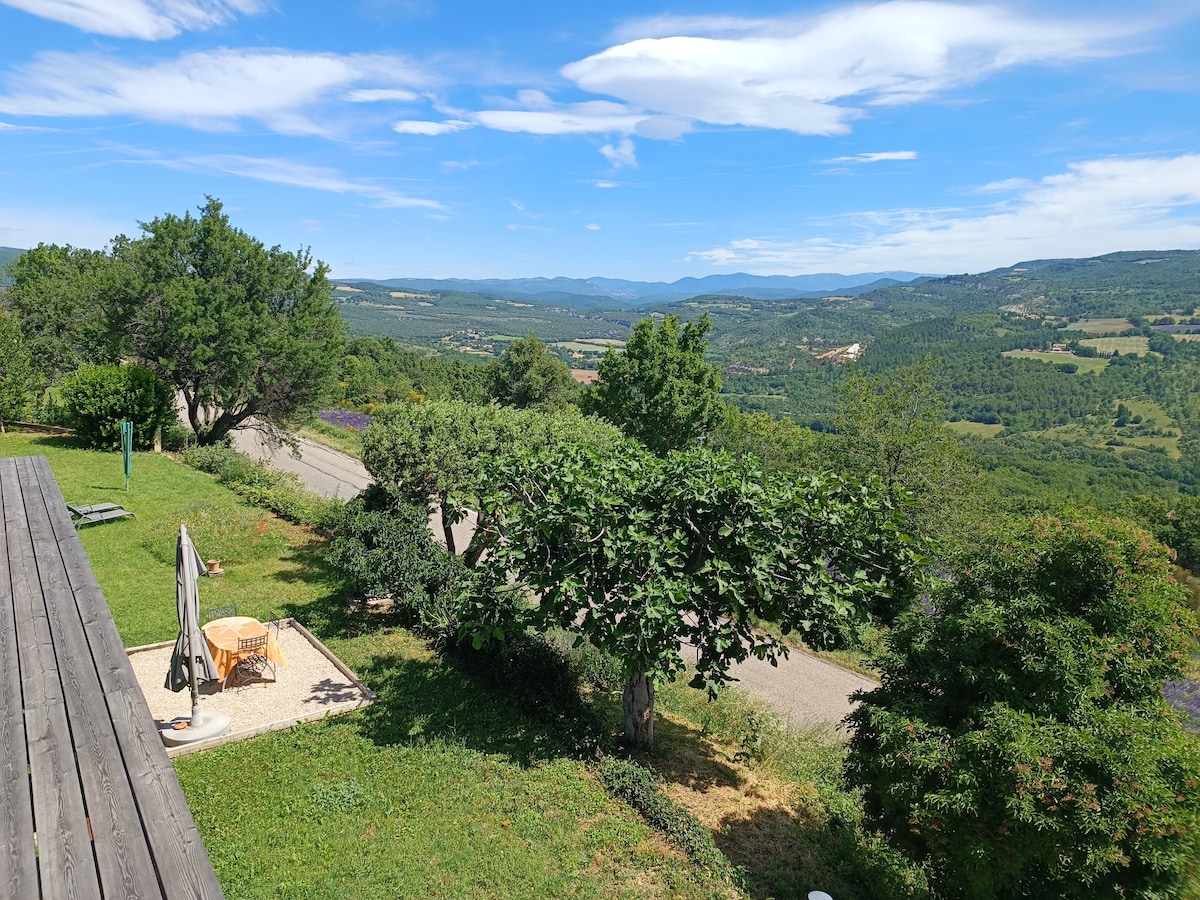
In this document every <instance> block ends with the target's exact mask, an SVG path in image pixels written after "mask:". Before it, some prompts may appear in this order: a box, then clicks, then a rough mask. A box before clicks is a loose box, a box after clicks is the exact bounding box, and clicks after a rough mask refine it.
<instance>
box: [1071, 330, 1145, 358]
mask: <svg viewBox="0 0 1200 900" xmlns="http://www.w3.org/2000/svg"><path fill="white" fill-rule="evenodd" d="M1079 343H1080V344H1081V345H1083V346H1084V347H1095V348H1096V352H1097V353H1099V354H1100V355H1101V356H1111V355H1112V354H1113V353H1120V354H1121V355H1122V356H1130V355H1133V356H1145V355H1146V354H1147V353H1148V352H1149V351H1150V338H1148V337H1142V336H1141V335H1135V336H1133V337H1101V338H1085V339H1084V340H1082V341H1080V342H1079Z"/></svg>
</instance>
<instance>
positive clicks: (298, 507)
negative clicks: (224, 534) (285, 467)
mask: <svg viewBox="0 0 1200 900" xmlns="http://www.w3.org/2000/svg"><path fill="white" fill-rule="evenodd" d="M183 461H184V462H185V463H187V464H188V465H189V466H191V467H192V468H194V469H199V470H200V471H201V472H208V473H210V474H212V475H216V476H217V477H218V478H219V479H220V481H221V483H222V484H227V485H229V487H230V488H232V489H233V490H234V491H235V492H237V493H238V494H240V495H241V496H242V497H244V498H245V499H246V500H248V501H249V502H251V503H253V504H255V505H257V506H263V507H266V508H267V509H269V510H271V511H272V512H274V513H276V514H278V515H280V516H283V517H284V518H285V519H290V520H291V521H293V522H300V523H302V524H305V525H317V526H320V525H322V524H323V523H324V521H325V519H326V518H327V517H328V516H329V515H331V514H334V513H335V512H336V510H337V508H338V506H339V505H340V504H339V503H338V501H336V500H325V499H323V498H321V497H318V496H317V495H315V494H312V493H310V492H309V491H307V490H305V488H304V486H303V485H302V484H301V483H300V479H299V477H297V476H296V475H295V474H293V473H291V472H280V471H279V470H277V469H271V468H269V467H267V466H265V465H263V464H262V463H261V462H258V461H256V460H253V459H251V458H250V457H248V456H246V455H245V454H244V453H239V452H238V451H237V450H234V449H233V448H232V447H228V446H225V445H223V444H210V445H202V446H193V447H188V448H187V449H185V450H184V452H183Z"/></svg>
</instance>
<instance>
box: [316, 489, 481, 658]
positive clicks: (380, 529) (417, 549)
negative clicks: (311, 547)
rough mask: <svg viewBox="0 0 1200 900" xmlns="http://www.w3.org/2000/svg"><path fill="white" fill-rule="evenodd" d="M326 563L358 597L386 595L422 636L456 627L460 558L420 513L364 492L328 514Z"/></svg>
mask: <svg viewBox="0 0 1200 900" xmlns="http://www.w3.org/2000/svg"><path fill="white" fill-rule="evenodd" d="M324 524H325V526H326V527H327V528H329V529H330V530H331V531H332V532H333V535H334V536H333V540H332V541H331V542H330V544H329V549H328V551H327V552H326V556H325V558H326V560H327V561H328V563H329V564H330V566H332V567H333V569H334V570H335V571H336V572H338V573H339V574H340V575H341V576H342V578H343V579H344V580H345V581H346V583H347V585H348V586H349V587H350V590H351V591H352V592H353V593H354V594H355V595H357V596H359V597H391V598H392V601H393V602H394V604H395V609H396V610H397V612H399V613H401V614H402V615H403V616H404V618H405V619H406V624H408V625H409V626H410V627H412V628H413V629H414V630H415V631H417V632H418V633H420V634H421V635H422V636H423V637H429V638H434V639H442V640H444V639H446V638H447V637H448V636H451V635H456V634H457V632H458V629H459V625H460V624H461V615H460V613H459V611H458V605H457V601H456V599H455V598H456V596H457V592H458V582H459V579H460V577H461V575H462V572H463V566H462V563H461V562H460V561H459V559H458V558H457V557H455V556H452V555H451V554H449V553H447V552H446V550H445V549H444V548H443V547H441V546H440V545H438V544H437V543H436V542H435V541H434V539H433V536H432V535H431V534H430V532H429V528H428V525H427V517H426V514H425V510H423V509H421V508H420V507H415V506H410V505H408V504H405V503H400V502H395V501H390V500H388V499H387V498H386V495H385V494H384V493H383V492H382V491H379V490H374V491H369V492H367V494H366V496H365V497H359V498H358V499H355V500H352V501H350V502H349V503H347V504H345V505H344V506H342V507H341V508H340V509H339V510H337V511H336V512H334V513H333V514H331V515H330V516H328V517H327V518H326V520H325V522H324Z"/></svg>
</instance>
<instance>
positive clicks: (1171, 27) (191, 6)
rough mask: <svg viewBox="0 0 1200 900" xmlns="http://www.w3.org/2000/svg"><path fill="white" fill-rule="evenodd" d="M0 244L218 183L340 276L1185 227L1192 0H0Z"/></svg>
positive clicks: (812, 259) (928, 266)
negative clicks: (850, 0)
mask: <svg viewBox="0 0 1200 900" xmlns="http://www.w3.org/2000/svg"><path fill="white" fill-rule="evenodd" d="M0 35H3V39H2V40H0V47H2V48H3V49H2V50H0V245H6V246H16V247H28V246H32V245H35V244H37V243H38V242H40V241H45V242H55V243H71V244H74V245H76V246H84V247H101V246H103V245H104V244H105V243H106V242H107V240H108V239H110V238H111V237H112V236H114V235H116V234H119V233H124V234H128V235H130V236H135V235H137V234H138V233H139V231H138V226H137V223H138V222H139V221H146V220H149V219H153V218H154V217H156V216H158V215H161V214H163V213H166V212H173V213H180V214H182V213H183V212H184V211H186V210H194V209H195V208H196V207H198V206H200V205H201V204H202V203H203V202H204V196H205V195H206V194H208V195H212V196H215V197H218V198H219V199H221V200H222V201H223V202H224V203H225V206H226V210H227V211H228V212H229V213H230V216H231V218H232V220H233V222H234V224H235V225H237V226H238V227H240V228H243V229H244V230H246V231H248V232H249V233H250V234H252V235H254V236H256V237H258V238H260V239H261V240H263V241H264V242H265V243H267V244H268V245H272V244H279V245H281V246H283V247H285V248H287V249H295V248H297V247H300V246H311V248H312V251H313V253H314V255H315V256H317V257H318V258H321V259H324V260H325V261H327V262H328V263H329V264H330V265H331V266H332V268H333V275H334V276H335V277H343V278H346V277H355V276H363V277H376V278H389V277H398V276H412V277H466V278H483V277H501V278H503V277H523V276H536V275H544V276H556V275H567V276H572V277H587V276H592V275H603V276H608V277H617V278H631V279H642V280H673V279H675V278H679V277H682V276H685V275H690V276H703V275H709V274H714V273H723V272H736V271H745V272H753V273H757V274H804V273H812V272H842V273H846V274H853V273H858V272H869V271H886V270H897V269H904V270H910V271H919V272H943V273H952V272H968V271H970V272H975V271H983V270H986V269H990V268H995V267H998V266H1003V265H1009V264H1011V263H1014V262H1017V261H1019V260H1022V259H1031V258H1040V257H1063V256H1091V255H1096V254H1100V253H1107V252H1110V251H1114V250H1122V249H1176V248H1197V247H1200V0H1170V2H1167V0H1143V2H1141V3H1139V4H1129V3H1128V2H1124V0H1122V2H1119V3H1118V2H1111V0H1090V2H1083V0H1041V2H1000V3H989V4H982V3H973V2H953V3H950V2H946V3H943V2H932V0H930V2H915V0H895V2H886V3H867V4H845V3H808V2H791V3H779V2H762V0H738V2H737V3H733V2H730V0H725V2H717V0H677V3H676V4H675V5H658V3H657V2H654V0H651V2H646V0H642V2H636V3H631V2H624V0H609V2H606V3H591V4H570V3H561V2H556V3H545V2H526V3H516V4H503V3H495V2H488V3H475V2H439V0H346V2H342V3H330V2H317V0H307V2H295V0H274V2H270V0H0Z"/></svg>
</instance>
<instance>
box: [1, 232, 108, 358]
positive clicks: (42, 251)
mask: <svg viewBox="0 0 1200 900" xmlns="http://www.w3.org/2000/svg"><path fill="white" fill-rule="evenodd" d="M9 273H10V275H11V276H12V280H13V283H12V284H11V285H10V286H9V287H8V288H7V290H6V292H5V293H6V298H7V300H8V303H9V304H10V305H11V306H12V308H13V309H14V310H15V311H16V312H17V313H18V314H19V315H20V317H21V327H22V328H23V330H24V333H25V338H26V342H27V345H28V348H29V351H30V352H31V353H32V354H33V358H34V359H35V360H36V361H37V368H38V370H39V371H40V373H41V374H42V376H43V377H44V378H45V379H46V380H47V381H53V380H54V379H56V378H58V377H59V376H61V375H65V374H67V373H69V372H73V371H75V369H77V368H79V366H81V365H82V364H84V363H107V362H117V361H118V360H119V359H120V357H121V355H122V353H124V352H125V351H126V350H127V349H128V344H127V343H126V341H125V338H124V335H123V333H122V330H121V328H120V301H121V298H122V297H123V296H124V293H125V291H126V290H127V289H128V285H129V281H130V277H131V273H130V272H129V269H128V267H127V266H125V265H124V264H123V263H122V262H121V261H120V260H118V259H115V258H114V257H113V256H112V255H111V254H109V253H106V252H104V251H101V250H85V249H82V248H79V247H71V246H69V245H64V246H59V245H56V244H38V245H37V246H36V247H34V248H33V249H32V250H28V251H26V252H25V253H23V254H22V255H21V256H19V257H17V258H16V259H15V260H13V262H11V263H10V264H9Z"/></svg>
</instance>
